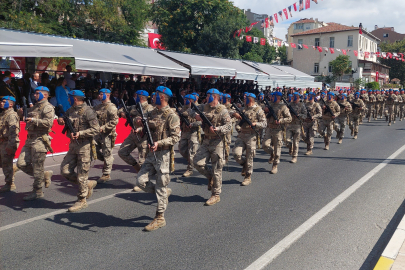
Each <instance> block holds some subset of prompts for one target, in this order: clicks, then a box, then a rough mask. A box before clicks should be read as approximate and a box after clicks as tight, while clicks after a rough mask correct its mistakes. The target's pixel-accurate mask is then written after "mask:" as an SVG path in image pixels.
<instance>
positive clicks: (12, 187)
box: [0, 182, 17, 193]
mask: <svg viewBox="0 0 405 270" xmlns="http://www.w3.org/2000/svg"><path fill="white" fill-rule="evenodd" d="M16 189H17V187H16V186H15V185H14V182H12V183H6V184H5V185H4V186H2V187H1V188H0V193H4V192H9V191H13V190H16Z"/></svg>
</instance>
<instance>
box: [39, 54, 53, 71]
mask: <svg viewBox="0 0 405 270" xmlns="http://www.w3.org/2000/svg"><path fill="white" fill-rule="evenodd" d="M51 62H52V58H45V57H42V58H41V59H39V62H38V65H37V70H41V71H43V70H46V68H47V67H48V66H49V64H50V63H51Z"/></svg>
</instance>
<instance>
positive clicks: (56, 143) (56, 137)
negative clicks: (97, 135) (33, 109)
mask: <svg viewBox="0 0 405 270" xmlns="http://www.w3.org/2000/svg"><path fill="white" fill-rule="evenodd" d="M125 122H126V119H123V118H120V119H119V122H118V125H117V128H116V130H117V134H118V135H117V139H116V140H115V144H120V143H122V142H123V141H124V140H125V138H126V137H128V134H129V133H130V132H131V128H130V127H129V126H128V127H126V126H125ZM25 125H26V123H25V122H20V134H19V138H20V145H19V146H18V149H17V152H16V153H15V158H18V156H19V155H20V153H21V149H22V148H23V146H24V144H25V141H26V140H27V131H26V130H25ZM62 130H63V126H60V125H58V122H57V120H54V122H53V126H52V131H53V132H51V133H50V134H49V135H50V136H51V137H52V138H53V139H52V140H51V145H52V149H53V151H54V154H60V153H66V152H67V151H68V150H69V143H70V139H69V138H68V137H66V135H64V134H62ZM48 154H50V153H48Z"/></svg>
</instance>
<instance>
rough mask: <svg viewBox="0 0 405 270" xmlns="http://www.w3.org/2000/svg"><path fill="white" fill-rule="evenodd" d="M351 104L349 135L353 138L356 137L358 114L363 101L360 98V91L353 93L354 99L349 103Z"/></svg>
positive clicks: (358, 121)
mask: <svg viewBox="0 0 405 270" xmlns="http://www.w3.org/2000/svg"><path fill="white" fill-rule="evenodd" d="M350 104H351V105H352V109H353V111H352V113H351V114H350V125H349V128H350V130H351V131H352V132H351V135H352V136H354V137H353V139H357V134H358V133H359V125H360V116H361V114H362V112H363V109H364V106H365V105H364V102H363V100H361V99H360V93H359V92H356V93H355V95H354V100H353V101H352V102H351V103H350Z"/></svg>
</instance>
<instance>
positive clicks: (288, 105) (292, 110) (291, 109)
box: [281, 96, 303, 125]
mask: <svg viewBox="0 0 405 270" xmlns="http://www.w3.org/2000/svg"><path fill="white" fill-rule="evenodd" d="M281 99H282V100H283V101H284V103H285V104H286V105H287V108H288V109H289V110H290V113H292V114H293V115H294V116H295V117H297V119H298V120H299V121H300V123H301V125H303V123H302V120H301V119H300V117H299V115H298V113H297V112H296V111H295V110H294V108H293V107H292V106H291V105H290V104H288V102H287V100H285V98H284V96H282V97H281Z"/></svg>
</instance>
